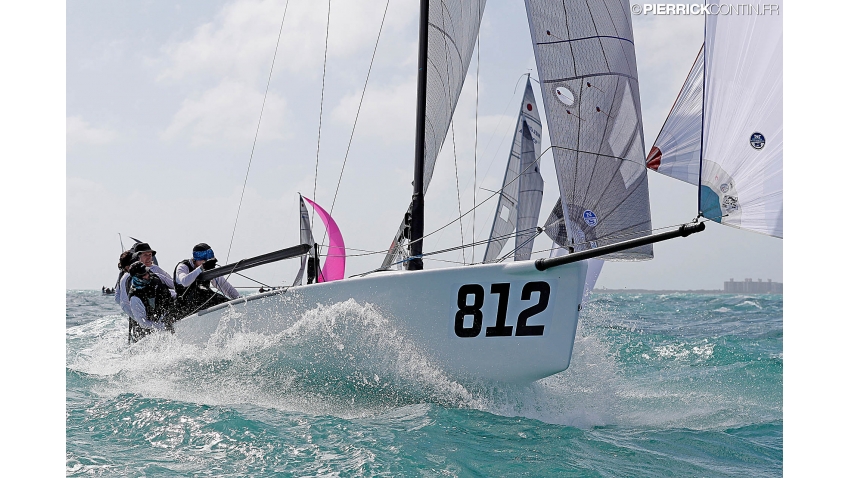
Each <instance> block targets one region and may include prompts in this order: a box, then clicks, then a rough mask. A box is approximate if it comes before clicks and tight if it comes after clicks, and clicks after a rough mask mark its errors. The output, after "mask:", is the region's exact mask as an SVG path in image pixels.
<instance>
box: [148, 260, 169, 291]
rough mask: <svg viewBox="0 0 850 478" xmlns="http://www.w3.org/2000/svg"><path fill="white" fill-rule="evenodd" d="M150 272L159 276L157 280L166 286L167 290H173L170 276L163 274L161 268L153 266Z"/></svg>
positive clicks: (166, 273)
mask: <svg viewBox="0 0 850 478" xmlns="http://www.w3.org/2000/svg"><path fill="white" fill-rule="evenodd" d="M151 272H153V273H154V274H156V275H157V276H159V279H160V280H161V281H162V283H163V284H165V285H166V286H168V288H169V289H173V288H174V281H173V280H171V274H169V273H168V272H165V271H164V270H163V269H162V267H159V266H158V265H156V264H154V265H152V266H151Z"/></svg>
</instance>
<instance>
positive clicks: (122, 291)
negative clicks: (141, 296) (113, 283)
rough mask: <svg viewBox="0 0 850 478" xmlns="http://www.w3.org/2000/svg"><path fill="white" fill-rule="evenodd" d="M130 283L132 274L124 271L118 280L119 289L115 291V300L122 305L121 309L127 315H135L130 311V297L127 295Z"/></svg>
mask: <svg viewBox="0 0 850 478" xmlns="http://www.w3.org/2000/svg"><path fill="white" fill-rule="evenodd" d="M129 283H130V274H127V273H126V272H125V273H124V275H123V276H121V280H120V281H118V289H117V290H116V291H115V297H116V298H115V300H116V301H117V302H118V304H119V305H120V306H121V310H123V311H124V313H125V314H127V315H133V313H132V312H131V311H130V298H129V297H127V285H128V284H129Z"/></svg>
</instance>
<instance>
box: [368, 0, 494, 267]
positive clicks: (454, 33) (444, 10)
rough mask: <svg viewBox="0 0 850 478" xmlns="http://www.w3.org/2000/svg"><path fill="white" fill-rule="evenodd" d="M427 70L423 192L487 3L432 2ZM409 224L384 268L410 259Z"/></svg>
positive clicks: (400, 231) (461, 0) (480, 0)
mask: <svg viewBox="0 0 850 478" xmlns="http://www.w3.org/2000/svg"><path fill="white" fill-rule="evenodd" d="M429 2H430V6H429V10H428V71H427V73H426V93H425V95H426V100H425V172H424V176H423V178H422V180H423V188H424V191H425V192H427V191H428V185H429V184H430V183H431V177H432V176H433V175H434V165H435V164H436V162H437V155H438V154H439V153H440V149H441V148H442V147H443V141H445V139H446V134H447V133H448V131H449V125H450V123H451V120H452V115H453V114H454V111H455V106H457V101H458V98H459V97H460V92H461V89H462V88H463V80H464V79H465V78H466V71H467V69H468V68H469V63H470V60H471V59H472V52H473V51H474V49H475V40H476V39H477V38H478V28H479V26H480V25H481V16H482V15H483V14H484V5H485V3H486V0H439V1H438V0H429ZM406 228H407V221H406V220H403V221H402V223H401V225H400V226H399V229H398V232H396V234H395V236H394V237H393V242H392V244H391V245H390V249H389V252H388V253H387V255H386V257H385V258H384V262H383V264H382V265H381V268H382V269H386V268H388V267H390V266H391V265H393V264H395V263H397V262H398V261H400V260H403V259H404V258H406V257H407V247H406V234H405V229H406Z"/></svg>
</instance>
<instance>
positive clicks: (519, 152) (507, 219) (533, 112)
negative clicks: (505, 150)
mask: <svg viewBox="0 0 850 478" xmlns="http://www.w3.org/2000/svg"><path fill="white" fill-rule="evenodd" d="M523 123H525V124H527V126H526V127H527V128H528V130H529V133H530V143H529V142H528V140H526V144H525V149H523V128H524V126H523ZM542 129H543V128H542V126H541V124H540V114H539V112H538V111H537V102H536V101H535V100H534V90H532V89H531V79H530V78H529V79H526V83H525V94H524V95H523V97H522V103H521V104H520V108H519V114H518V115H517V122H516V126H515V127H514V139H513V143H511V151H510V154H509V155H508V164H507V166H506V168H505V178H504V180H503V181H502V188H501V189H500V190H499V191H500V194H499V201H498V203H497V204H496V213H495V217H494V218H493V227H492V228H491V229H490V239H489V241H488V243H487V250H486V251H485V252H484V262H493V261H495V260H496V259H498V258H499V254H500V253H501V251H502V249H503V248H504V247H505V244H507V243H508V239H510V234H511V233H512V232H514V230H517V231H520V233H521V232H522V231H524V230H525V229H528V228H534V227H536V226H537V219H538V217H539V215H540V202H541V201H542V200H543V177H542V176H540V170H539V169H540V168H539V164H537V162H536V161H537V158H539V156H540V135H541V133H540V132H541V131H542ZM526 150H528V151H526ZM524 151H526V155H525V156H523V152H524ZM526 156H527V157H526ZM531 163H533V165H532V164H531ZM521 173H522V174H523V177H519V178H518V176H519V175H520V174H521ZM536 190H539V191H540V193H539V198H538V197H537V196H538V194H537V193H536V192H535V191H536ZM535 203H536V211H535V209H534V205H535ZM518 216H519V217H518ZM518 221H519V222H522V225H521V226H519V227H518V226H517V224H518ZM529 224H530V225H529ZM528 239H529V237H527V235H523V238H522V239H521V240H520V238H519V233H518V234H517V242H516V245H517V246H519V245H521V244H522V243H523V242H525V241H527V242H529V244H528V247H527V249H528V254H527V257H526V256H525V248H524V249H523V252H522V253H521V254H520V255H516V252H517V251H514V252H515V254H514V259H515V260H524V259H529V258H530V257H531V247H532V245H533V242H534V241H528ZM519 257H523V259H520V258H519Z"/></svg>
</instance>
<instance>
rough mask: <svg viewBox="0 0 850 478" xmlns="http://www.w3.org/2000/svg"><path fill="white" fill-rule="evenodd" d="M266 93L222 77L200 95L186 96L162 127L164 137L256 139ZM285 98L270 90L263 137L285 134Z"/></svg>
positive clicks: (204, 140) (206, 140)
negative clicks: (221, 79) (220, 80)
mask: <svg viewBox="0 0 850 478" xmlns="http://www.w3.org/2000/svg"><path fill="white" fill-rule="evenodd" d="M262 105H263V94H262V93H261V92H260V91H257V90H255V89H252V88H250V87H249V86H248V85H246V84H245V83H242V82H238V81H234V80H231V79H225V80H223V81H222V82H221V83H220V84H219V85H218V86H215V87H213V88H210V89H208V90H206V91H204V92H203V93H201V94H200V95H198V96H196V97H193V98H187V99H186V100H184V101H183V103H182V104H181V106H180V109H179V110H178V111H177V113H175V115H174V117H173V118H172V120H171V124H169V125H168V127H167V128H166V129H165V131H163V133H162V137H163V139H174V138H176V137H177V136H180V135H184V134H185V135H187V136H188V137H189V138H190V142H191V144H192V145H201V144H208V143H213V142H215V141H218V140H234V139H238V140H244V139H253V137H254V133H255V132H256V127H257V126H256V125H257V118H258V115H259V112H260V108H261V107H262ZM285 113H286V100H285V99H284V98H282V97H280V96H279V95H276V94H274V93H269V96H268V98H266V102H265V107H264V108H263V121H262V131H261V136H260V137H261V138H263V139H264V140H269V139H279V138H282V137H283V136H284V131H285V129H284V125H285V119H284V117H285Z"/></svg>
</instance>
